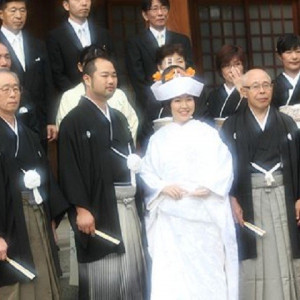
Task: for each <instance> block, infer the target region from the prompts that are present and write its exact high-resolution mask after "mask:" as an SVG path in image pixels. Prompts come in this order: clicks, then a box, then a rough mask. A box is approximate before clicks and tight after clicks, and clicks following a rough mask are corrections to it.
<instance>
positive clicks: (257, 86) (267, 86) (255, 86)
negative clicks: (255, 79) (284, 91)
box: [243, 82, 273, 92]
mask: <svg viewBox="0 0 300 300" xmlns="http://www.w3.org/2000/svg"><path fill="white" fill-rule="evenodd" d="M272 87H273V84H272V83H269V82H264V83H262V84H258V83H255V84H253V85H250V86H245V85H244V86H243V88H245V89H249V90H250V91H253V92H259V91H260V89H263V90H264V91H269V90H271V89H272Z"/></svg>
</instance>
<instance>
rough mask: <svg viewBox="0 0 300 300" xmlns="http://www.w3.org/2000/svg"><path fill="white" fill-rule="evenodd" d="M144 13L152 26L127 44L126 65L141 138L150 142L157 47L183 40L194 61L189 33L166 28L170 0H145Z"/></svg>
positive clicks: (186, 50) (189, 62) (143, 0)
mask: <svg viewBox="0 0 300 300" xmlns="http://www.w3.org/2000/svg"><path fill="white" fill-rule="evenodd" d="M141 6H142V15H143V18H144V19H145V21H146V22H147V23H148V25H149V28H148V29H146V30H144V31H143V32H142V33H141V34H139V35H138V36H136V37H133V38H132V39H130V40H129V41H128V45H127V55H126V62H127V69H128V75H129V77H130V80H131V83H132V86H133V88H134V91H135V94H136V111H137V113H138V116H139V123H140V128H139V137H138V139H139V142H140V143H141V145H142V148H143V146H145V144H146V143H147V139H148V132H149V130H150V128H149V127H151V120H150V119H149V116H148V113H147V110H149V105H148V102H149V101H150V100H149V99H151V98H153V95H152V92H151V90H150V86H151V84H152V83H153V80H152V75H153V74H154V73H155V72H156V71H157V65H156V61H155V58H156V51H157V49H158V48H159V47H160V46H163V45H165V44H181V45H182V46H183V48H184V51H185V53H186V59H187V60H186V62H187V66H191V65H193V59H192V49H191V43H190V40H189V38H188V37H187V36H185V35H183V34H179V33H176V32H173V31H169V30H167V29H166V23H167V20H168V14H169V10H170V3H169V0H142V5H141Z"/></svg>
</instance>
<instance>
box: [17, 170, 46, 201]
mask: <svg viewBox="0 0 300 300" xmlns="http://www.w3.org/2000/svg"><path fill="white" fill-rule="evenodd" d="M22 171H23V173H24V183H25V187H26V188H27V189H29V190H32V191H33V196H34V200H35V202H36V203H37V204H41V203H42V202H43V198H42V196H41V194H40V192H39V190H38V187H40V185H41V176H40V175H39V173H38V172H37V171H36V170H29V171H25V170H22Z"/></svg>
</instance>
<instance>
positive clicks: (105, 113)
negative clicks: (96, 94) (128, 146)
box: [84, 95, 111, 123]
mask: <svg viewBox="0 0 300 300" xmlns="http://www.w3.org/2000/svg"><path fill="white" fill-rule="evenodd" d="M84 97H85V98H86V99H88V100H89V101H91V102H92V103H93V104H94V105H95V106H96V107H97V108H98V109H99V110H100V111H101V112H102V113H103V114H104V116H105V117H106V118H107V120H108V121H109V123H111V118H110V113H109V108H108V105H107V104H106V111H105V110H104V109H102V108H101V107H100V106H99V105H98V104H97V103H96V102H95V101H93V100H92V99H91V98H89V97H88V96H86V95H85V96H84Z"/></svg>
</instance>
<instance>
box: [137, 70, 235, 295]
mask: <svg viewBox="0 0 300 300" xmlns="http://www.w3.org/2000/svg"><path fill="white" fill-rule="evenodd" d="M173 73H174V72H173ZM175 73H176V72H175ZM181 73H182V72H181ZM169 74H170V73H169ZM152 90H153V92H154V95H155V96H156V98H157V100H166V99H172V100H171V101H170V106H171V112H172V116H173V122H172V123H171V124H168V125H165V126H164V127H162V128H161V129H159V130H158V131H157V132H156V133H155V134H154V135H153V136H152V137H151V139H150V142H149V145H148V149H147V152H146V155H145V157H144V159H143V163H142V167H141V177H142V179H143V181H144V182H145V184H146V186H147V190H146V194H147V197H146V199H145V202H146V208H147V210H148V215H147V217H146V226H147V238H148V245H149V253H150V255H151V258H152V275H151V280H152V281H151V300H154V299H155V300H156V299H159V300H167V299H172V300H176V299H178V300H179V299H180V300H189V299H191V300H195V299H201V300H206V299H209V300H217V299H218V300H227V299H228V300H237V299H238V257H237V244H236V237H235V229H234V223H233V219H232V214H231V208H230V202H229V196H228V192H229V190H230V187H231V183H232V179H233V175H232V174H233V173H232V159H231V155H230V153H229V150H228V149H227V147H226V146H225V145H224V144H223V143H222V141H221V139H220V138H219V135H218V132H217V131H216V130H215V129H213V128H211V127H210V126H208V125H206V124H205V123H202V122H200V121H196V120H193V119H192V114H193V112H194V108H195V102H194V98H193V96H199V95H200V93H201V91H202V84H201V83H199V82H198V81H196V80H194V79H192V78H190V77H175V78H174V79H171V80H170V81H167V82H166V83H162V82H157V83H155V84H154V85H153V86H152Z"/></svg>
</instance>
